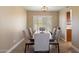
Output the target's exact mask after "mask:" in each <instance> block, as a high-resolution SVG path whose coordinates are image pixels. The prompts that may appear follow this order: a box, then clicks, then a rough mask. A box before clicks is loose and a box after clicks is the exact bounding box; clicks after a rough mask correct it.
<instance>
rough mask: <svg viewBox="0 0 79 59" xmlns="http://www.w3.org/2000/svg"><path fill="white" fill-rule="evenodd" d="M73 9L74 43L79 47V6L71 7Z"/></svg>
mask: <svg viewBox="0 0 79 59" xmlns="http://www.w3.org/2000/svg"><path fill="white" fill-rule="evenodd" d="M71 9H72V31H73V32H72V38H73V39H72V44H73V45H74V46H75V47H77V48H79V7H78V6H77V7H76V6H75V7H71Z"/></svg>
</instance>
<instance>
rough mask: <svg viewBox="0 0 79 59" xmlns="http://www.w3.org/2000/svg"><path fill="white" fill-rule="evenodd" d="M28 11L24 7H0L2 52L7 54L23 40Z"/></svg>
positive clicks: (0, 46)
mask: <svg viewBox="0 0 79 59" xmlns="http://www.w3.org/2000/svg"><path fill="white" fill-rule="evenodd" d="M25 28H26V11H25V10H24V8H22V7H0V52H6V51H8V50H9V49H10V48H11V47H13V46H14V45H15V44H16V43H18V42H19V41H20V40H22V39H23V34H22V31H23V30H24V29H25Z"/></svg>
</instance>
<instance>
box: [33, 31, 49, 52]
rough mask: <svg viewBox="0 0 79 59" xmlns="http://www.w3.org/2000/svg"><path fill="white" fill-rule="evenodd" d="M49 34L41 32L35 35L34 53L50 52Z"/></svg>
mask: <svg viewBox="0 0 79 59" xmlns="http://www.w3.org/2000/svg"><path fill="white" fill-rule="evenodd" d="M49 37H50V35H49V34H48V33H44V32H40V33H37V34H35V35H34V39H35V40H34V52H49V51H50V50H49Z"/></svg>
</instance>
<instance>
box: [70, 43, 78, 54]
mask: <svg viewBox="0 0 79 59" xmlns="http://www.w3.org/2000/svg"><path fill="white" fill-rule="evenodd" d="M70 45H71V47H72V48H73V49H74V50H75V51H76V52H78V53H79V49H78V48H77V47H75V46H74V45H73V44H70Z"/></svg>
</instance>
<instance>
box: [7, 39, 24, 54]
mask: <svg viewBox="0 0 79 59" xmlns="http://www.w3.org/2000/svg"><path fill="white" fill-rule="evenodd" d="M23 41H24V39H22V40H20V41H19V42H18V43H16V44H15V45H14V46H12V47H11V48H10V49H9V50H8V51H6V53H10V52H12V51H13V50H14V49H15V48H16V47H17V46H18V45H19V44H21V43H22V42H23Z"/></svg>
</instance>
